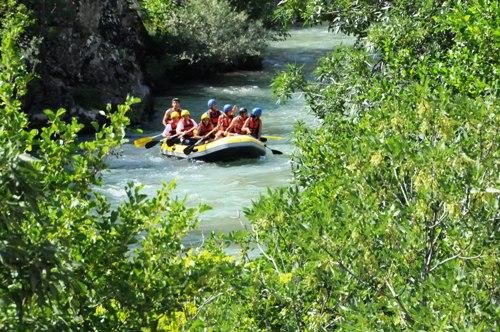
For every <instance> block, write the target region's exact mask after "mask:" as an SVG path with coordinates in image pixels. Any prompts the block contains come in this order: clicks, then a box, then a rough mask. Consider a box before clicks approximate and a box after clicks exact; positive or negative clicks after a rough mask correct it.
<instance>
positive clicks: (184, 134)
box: [177, 110, 198, 145]
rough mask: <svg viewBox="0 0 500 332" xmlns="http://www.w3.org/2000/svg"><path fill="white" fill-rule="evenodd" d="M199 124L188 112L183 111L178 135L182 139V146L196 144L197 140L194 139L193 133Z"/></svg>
mask: <svg viewBox="0 0 500 332" xmlns="http://www.w3.org/2000/svg"><path fill="white" fill-rule="evenodd" d="M197 126H198V124H197V123H196V121H194V120H193V119H191V114H190V113H189V111H188V110H182V112H181V119H180V120H179V123H178V124H177V134H178V135H179V137H181V143H182V144H187V145H190V144H194V143H195V142H196V140H195V139H194V138H193V136H194V133H193V131H194V130H195V129H196V127H197Z"/></svg>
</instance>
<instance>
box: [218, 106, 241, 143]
mask: <svg viewBox="0 0 500 332" xmlns="http://www.w3.org/2000/svg"><path fill="white" fill-rule="evenodd" d="M236 109H238V108H236ZM233 110H234V108H233V105H231V104H226V105H224V109H223V113H222V114H221V115H220V116H219V121H218V122H217V134H215V139H219V138H222V137H226V136H227V134H226V130H227V128H228V127H229V125H230V124H231V121H233Z"/></svg>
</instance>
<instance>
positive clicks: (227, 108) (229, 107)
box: [224, 104, 233, 113]
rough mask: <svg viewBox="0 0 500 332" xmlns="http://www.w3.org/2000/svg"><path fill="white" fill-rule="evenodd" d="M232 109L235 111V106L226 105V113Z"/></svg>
mask: <svg viewBox="0 0 500 332" xmlns="http://www.w3.org/2000/svg"><path fill="white" fill-rule="evenodd" d="M232 109H233V105H231V104H226V105H224V113H228V112H229V111H231V110H232Z"/></svg>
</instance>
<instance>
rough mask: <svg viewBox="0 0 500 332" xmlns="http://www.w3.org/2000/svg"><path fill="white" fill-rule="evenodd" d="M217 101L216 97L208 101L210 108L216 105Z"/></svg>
mask: <svg viewBox="0 0 500 332" xmlns="http://www.w3.org/2000/svg"><path fill="white" fill-rule="evenodd" d="M216 104H217V102H216V101H215V98H212V99H210V100H209V101H208V103H207V105H208V108H212V107H213V106H214V105H216Z"/></svg>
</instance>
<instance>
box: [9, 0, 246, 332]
mask: <svg viewBox="0 0 500 332" xmlns="http://www.w3.org/2000/svg"><path fill="white" fill-rule="evenodd" d="M1 9H2V26H1V29H2V30H1V32H2V33H1V53H0V54H1V62H0V63H1V67H0V82H2V84H1V85H0V111H1V112H2V117H0V144H1V146H2V149H1V150H0V171H1V172H0V195H1V196H2V200H0V280H1V282H0V307H1V308H2V309H1V310H0V329H2V330H79V329H83V330H99V331H109V330H123V329H129V330H141V329H143V330H158V329H160V330H172V329H174V330H175V329H177V330H179V329H182V328H184V326H185V325H187V324H188V323H189V322H191V321H195V320H196V316H197V315H198V314H199V311H202V310H203V307H204V306H205V305H207V304H208V303H210V302H211V301H212V300H211V299H212V294H216V293H218V292H224V291H226V288H227V287H228V285H227V284H226V283H224V282H221V281H220V280H221V279H223V278H226V279H228V280H230V279H231V278H232V276H233V274H235V273H236V272H237V271H238V270H237V269H236V265H235V263H234V262H233V260H232V259H231V258H228V257H226V256H225V255H224V254H223V253H222V251H221V250H220V249H218V247H216V246H214V247H213V249H212V251H211V252H210V253H209V252H207V251H206V250H198V249H192V250H190V251H187V250H186V249H185V248H184V247H183V245H182V243H181V240H182V238H183V237H184V236H185V235H186V234H187V232H188V231H190V230H191V229H192V228H193V227H194V226H195V225H196V222H197V214H198V213H199V212H202V211H203V210H205V209H206V207H204V206H201V207H198V208H187V207H186V206H185V204H184V200H178V199H171V198H170V197H169V193H170V192H171V190H172V188H173V184H170V185H164V186H163V187H162V189H160V190H159V191H158V193H157V195H156V196H155V197H152V198H148V197H147V196H146V195H144V194H142V193H141V187H140V186H138V185H134V184H129V185H128V186H127V187H126V188H125V190H126V193H127V199H126V200H125V201H124V202H122V203H121V204H119V205H118V206H117V207H113V208H112V207H111V205H110V203H109V202H108V201H107V199H106V198H105V197H104V196H103V195H102V194H99V193H97V192H96V191H95V188H96V187H98V186H99V185H100V183H101V181H102V179H101V176H100V174H101V172H102V170H103V169H104V168H105V167H106V163H105V160H106V158H108V157H109V155H110V154H112V153H113V152H114V151H117V149H119V147H120V145H121V144H122V143H123V142H124V141H125V140H124V128H125V126H127V125H128V124H129V120H128V118H127V113H128V111H129V110H130V107H131V105H133V104H134V103H136V102H137V101H138V100H137V99H135V98H127V100H126V102H125V104H124V105H120V106H118V107H117V109H116V110H115V111H113V112H112V111H111V108H108V109H106V112H105V114H106V116H107V117H108V121H107V123H108V124H106V125H103V126H102V127H101V128H97V129H98V130H97V133H96V134H95V138H94V139H93V140H87V141H82V140H79V139H78V137H77V134H78V132H79V131H80V130H81V129H82V125H80V124H79V123H77V122H76V120H73V121H71V122H70V123H66V122H64V121H63V120H62V117H63V116H64V113H65V110H62V109H60V110H57V111H50V110H47V111H45V114H46V116H47V117H48V119H49V124H48V126H47V127H45V128H43V129H41V130H40V131H39V132H38V131H36V130H31V131H30V130H28V121H27V117H26V115H25V114H24V113H22V112H21V111H20V109H21V103H20V98H22V96H23V94H24V93H25V91H26V84H27V82H28V80H29V75H28V73H27V71H26V67H25V64H24V62H23V58H22V57H21V49H20V47H19V42H20V39H21V38H22V36H23V31H24V29H25V28H26V25H27V24H28V23H29V22H30V19H29V17H30V16H29V13H28V12H27V10H26V8H25V7H24V6H22V5H17V4H16V2H15V1H9V2H8V6H7V5H5V4H4V3H3V4H2V7H1ZM96 126H97V124H96ZM223 276H227V277H223Z"/></svg>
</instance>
